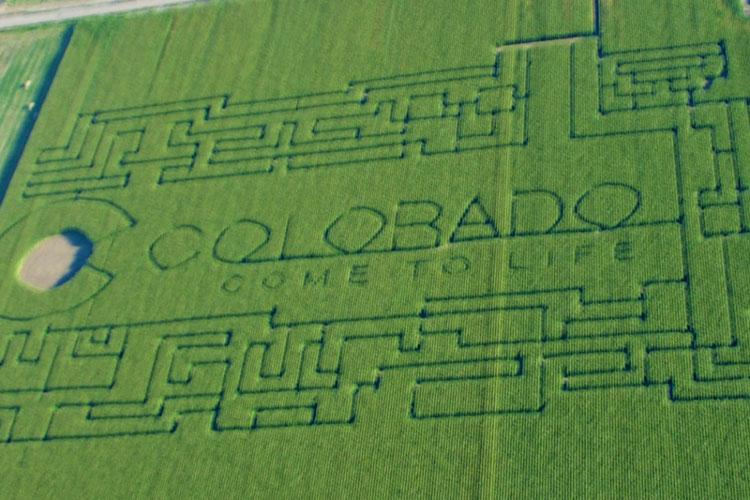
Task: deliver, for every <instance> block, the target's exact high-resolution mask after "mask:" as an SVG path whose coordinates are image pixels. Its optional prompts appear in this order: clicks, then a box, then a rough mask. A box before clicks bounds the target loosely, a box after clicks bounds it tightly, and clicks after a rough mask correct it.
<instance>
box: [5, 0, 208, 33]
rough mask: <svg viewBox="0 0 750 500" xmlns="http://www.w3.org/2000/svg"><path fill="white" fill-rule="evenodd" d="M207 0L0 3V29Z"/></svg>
mask: <svg viewBox="0 0 750 500" xmlns="http://www.w3.org/2000/svg"><path fill="white" fill-rule="evenodd" d="M206 1H207V0H87V1H77V2H75V1H72V2H54V3H53V4H51V5H50V4H41V5H31V6H16V7H10V6H8V5H5V4H4V3H3V4H2V5H0V30H6V29H10V28H17V27H21V26H31V25H36V24H45V23H52V22H60V21H68V20H71V19H79V18H82V17H89V16H101V15H107V14H118V13H122V12H131V11H136V10H146V9H159V8H165V7H172V6H177V5H184V4H190V3H199V2H206Z"/></svg>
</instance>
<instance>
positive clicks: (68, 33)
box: [0, 25, 74, 206]
mask: <svg viewBox="0 0 750 500" xmlns="http://www.w3.org/2000/svg"><path fill="white" fill-rule="evenodd" d="M73 30H74V26H73V25H71V26H68V28H66V29H65V32H64V33H63V36H62V40H61V41H60V47H59V48H58V50H57V54H55V57H54V59H52V63H51V64H50V67H49V70H48V71H47V74H46V75H45V77H44V79H42V84H41V85H40V87H39V92H38V93H37V97H36V99H35V102H36V103H37V105H36V106H35V108H34V109H33V110H32V111H31V112H30V113H29V114H28V116H27V117H26V119H25V120H24V122H23V124H22V125H21V128H20V130H19V131H18V137H17V138H16V141H15V142H14V143H13V147H12V149H11V151H10V154H9V155H8V159H7V160H6V161H5V164H4V165H2V167H0V206H2V204H3V200H4V199H5V194H6V193H7V191H8V186H9V185H10V181H11V179H13V174H15V172H16V168H18V163H19V162H20V161H21V156H22V155H23V151H24V149H26V143H27V142H28V140H29V137H30V136H31V131H32V130H33V129H34V124H35V123H36V119H37V117H38V116H39V112H40V110H41V109H42V106H43V105H44V101H45V100H46V99H47V94H48V93H49V89H50V87H51V86H52V82H53V81H54V80H55V75H56V74H57V69H58V68H59V67H60V63H61V62H62V60H63V56H64V55H65V52H66V50H67V49H68V45H69V44H70V39H71V38H72V37H73Z"/></svg>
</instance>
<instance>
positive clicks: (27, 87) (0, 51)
mask: <svg viewBox="0 0 750 500" xmlns="http://www.w3.org/2000/svg"><path fill="white" fill-rule="evenodd" d="M68 39H69V34H68V33H66V31H65V30H64V28H52V29H39V30H34V31H25V32H24V31H22V32H15V33H6V34H3V35H0V72H2V78H0V166H1V167H0V200H2V197H3V195H4V194H5V189H6V188H7V184H8V182H9V180H10V178H11V177H12V175H13V173H14V171H15V168H16V166H17V164H18V160H19V157H20V155H21V153H22V152H23V147H24V146H25V144H26V139H27V137H28V135H29V134H30V132H31V128H32V126H33V124H34V120H35V119H36V116H37V115H38V112H39V106H40V105H41V104H42V102H43V101H44V98H45V96H46V94H47V91H48V89H49V85H50V83H51V79H52V77H53V76H54V71H55V70H56V68H57V64H58V63H59V59H60V57H61V56H62V54H63V52H64V49H65V46H66V44H67V41H68Z"/></svg>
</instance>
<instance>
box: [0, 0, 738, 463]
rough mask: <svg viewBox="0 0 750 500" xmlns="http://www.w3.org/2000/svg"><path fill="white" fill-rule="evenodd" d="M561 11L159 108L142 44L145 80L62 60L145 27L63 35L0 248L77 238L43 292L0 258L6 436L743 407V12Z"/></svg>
mask: <svg viewBox="0 0 750 500" xmlns="http://www.w3.org/2000/svg"><path fill="white" fill-rule="evenodd" d="M511 3H512V2H511ZM574 3H575V5H576V7H575V9H577V10H576V12H577V13H579V14H580V16H579V17H580V18H581V19H582V21H580V22H578V21H576V23H575V24H576V26H575V27H570V28H569V29H568V30H567V31H565V29H564V27H563V29H557V28H554V29H552V28H550V29H552V31H554V32H553V33H549V34H547V35H533V36H529V37H524V36H521V35H518V36H516V37H515V39H514V38H513V37H506V39H502V40H500V41H499V42H498V38H495V39H493V38H492V37H491V36H489V35H487V34H482V36H485V38H486V40H485V41H486V42H488V43H487V44H486V45H487V47H486V50H485V51H484V52H478V51H473V50H469V49H466V51H465V52H466V53H460V52H456V54H459V55H460V58H457V57H454V55H453V53H449V54H448V55H445V56H444V57H441V56H439V55H437V56H435V57H432V56H430V57H425V58H424V60H421V59H419V58H416V57H415V58H412V59H408V57H409V56H408V55H404V56H403V57H405V58H407V60H409V61H410V64H409V65H408V66H407V65H406V64H405V63H402V64H401V66H400V68H401V69H400V70H399V69H398V68H395V65H396V64H395V63H394V65H391V66H388V64H386V63H382V62H381V63H377V64H376V63H372V62H368V63H367V64H365V63H360V61H361V60H366V59H356V60H355V61H354V62H352V63H351V64H345V63H342V64H340V65H339V66H336V67H335V70H331V73H330V74H327V75H323V76H321V75H320V74H319V73H315V72H314V71H313V70H311V68H314V67H315V65H314V64H313V62H307V63H305V64H302V63H300V64H301V66H300V67H294V64H296V63H295V62H294V60H293V58H292V56H289V57H288V59H289V61H290V62H289V63H288V65H287V64H284V65H282V64H281V63H279V64H277V65H275V66H274V64H272V63H267V65H266V66H263V65H261V66H259V67H260V68H271V69H273V68H277V69H278V68H282V69H280V71H282V70H283V71H286V73H284V74H281V75H278V76H277V75H275V74H273V72H272V71H271V70H270V69H269V70H265V69H264V70H262V71H265V73H263V75H265V76H264V77H263V78H265V79H266V80H264V81H265V82H266V83H264V84H258V85H259V88H262V89H263V90H260V91H258V92H257V93H256V92H254V91H253V90H252V89H253V88H254V87H253V86H252V85H249V86H248V85H247V84H245V83H238V81H239V79H234V80H232V79H226V80H220V81H219V82H218V84H214V83H212V84H211V85H208V84H206V85H203V84H200V83H196V82H200V81H202V80H200V78H198V79H195V80H191V81H192V82H193V83H192V84H187V83H186V84H184V85H182V86H179V85H178V84H175V86H174V89H179V90H175V91H170V89H171V87H170V86H169V84H167V83H165V82H166V81H170V80H171V81H173V82H174V81H176V80H175V78H177V77H176V76H174V75H175V73H174V71H178V73H177V74H179V70H174V69H173V70H170V71H172V73H169V72H168V70H166V69H164V68H165V66H164V65H165V63H164V60H165V59H166V56H165V55H164V52H162V53H161V54H160V53H159V51H158V50H155V49H150V50H151V52H153V53H154V56H153V57H154V58H155V57H156V56H158V57H159V60H158V61H159V62H158V64H156V65H155V66H154V67H155V68H156V69H155V70H154V74H155V75H156V76H153V77H152V78H151V79H148V78H146V79H143V80H141V79H139V77H141V76H142V75H143V74H146V73H145V71H146V70H145V69H144V70H141V69H137V70H133V71H135V72H136V73H137V74H136V75H133V76H134V80H133V81H135V82H136V83H132V84H133V85H140V86H142V87H144V88H146V87H149V86H150V87H149V88H151V89H152V90H151V91H149V92H146V91H144V92H137V91H134V92H132V93H131V94H132V95H128V94H123V92H122V91H121V89H123V88H125V87H124V86H125V85H126V84H125V83H122V82H121V81H120V80H118V77H119V76H123V75H125V74H126V72H125V70H117V69H112V68H114V67H115V64H116V63H115V62H112V61H110V62H97V63H96V64H93V63H92V66H95V68H94V69H93V70H91V71H88V72H84V73H83V74H81V75H80V76H79V75H78V73H77V68H78V67H80V66H81V65H85V64H86V61H89V60H91V61H100V60H102V61H106V60H107V59H111V58H112V55H115V54H119V55H120V56H121V57H123V58H124V62H123V63H122V65H123V66H127V61H128V60H137V56H135V55H130V54H129V53H125V52H123V51H122V50H120V49H118V47H120V48H121V47H124V46H125V45H126V44H127V43H130V42H131V41H132V40H135V39H136V38H137V36H138V35H137V31H136V32H135V34H132V35H130V34H128V33H127V32H126V31H124V30H123V31H118V32H117V33H116V34H114V35H111V36H112V40H114V41H109V42H107V43H106V44H104V43H102V42H98V38H97V37H99V36H103V33H104V30H106V29H108V27H107V25H106V22H102V26H103V27H101V28H99V27H98V25H97V24H96V22H91V23H90V24H87V25H83V26H77V27H76V29H75V31H74V33H73V36H72V39H71V41H70V45H69V47H68V48H67V53H66V56H65V58H64V59H63V61H62V65H61V67H60V69H59V70H58V74H57V76H56V77H55V81H54V82H53V86H52V88H51V91H50V96H49V98H48V100H47V101H46V102H45V104H44V108H43V110H42V113H41V114H40V117H39V119H38V121H37V122H36V124H35V128H34V132H33V133H32V135H31V138H30V140H29V142H28V144H27V145H26V147H25V149H24V154H23V156H22V158H21V161H20V163H19V165H18V169H17V171H16V173H15V175H14V177H13V179H12V182H11V184H10V186H9V187H8V191H7V195H6V197H5V200H4V202H3V206H2V212H3V213H4V214H5V216H4V217H3V224H4V229H2V233H1V234H0V255H2V256H3V261H4V262H7V263H11V264H12V263H17V262H20V261H21V260H22V258H23V256H24V255H25V253H26V252H27V251H28V249H29V248H30V246H32V244H33V243H34V242H36V241H38V240H39V239H41V238H43V237H45V236H48V235H52V234H57V233H60V232H62V231H65V230H68V229H70V228H75V229H76V230H79V231H81V232H82V233H83V234H85V235H86V236H87V237H88V238H89V239H90V240H91V241H92V242H93V245H94V252H93V254H92V255H91V257H90V258H89V260H88V262H87V263H86V265H85V266H84V267H83V268H82V269H81V272H80V273H79V274H77V275H76V276H75V277H73V278H72V279H71V280H70V282H69V283H66V284H64V285H62V286H60V287H58V288H54V289H52V290H50V291H48V292H43V293H40V292H38V291H34V290H30V289H28V288H27V287H25V286H24V285H23V284H21V283H19V282H18V281H17V280H16V278H15V273H16V268H17V264H14V265H8V266H6V267H7V269H6V276H5V277H4V279H3V280H2V281H0V295H1V296H2V297H4V298H5V299H4V300H3V301H0V318H1V319H2V323H0V326H1V329H0V450H2V449H4V448H6V449H7V448H13V447H16V446H18V447H23V446H25V445H24V443H34V442H35V443H38V444H39V446H42V448H43V445H41V443H47V442H52V441H58V440H59V441H70V442H74V443H77V442H85V443H89V442H92V441H96V440H101V441H102V442H108V440H109V441H110V442H111V441H112V440H126V441H127V440H132V439H139V437H141V438H143V439H157V438H158V436H164V438H165V439H167V441H160V442H162V443H167V442H174V443H177V444H179V443H180V442H181V440H190V439H198V438H195V437H194V436H199V438H200V439H220V438H221V437H222V436H235V437H236V436H244V438H243V439H245V438H246V439H254V438H253V436H256V435H258V436H266V437H265V438H259V439H276V440H285V439H288V438H287V437H285V436H289V437H290V438H291V436H294V439H302V440H304V439H313V438H312V437H305V436H313V435H315V434H316V433H320V432H331V433H336V432H342V433H346V432H358V429H368V433H370V434H371V435H374V436H377V429H378V428H379V427H378V426H390V428H393V429H402V428H403V429H409V431H408V432H419V431H417V430H416V429H419V428H420V426H425V425H430V422H433V423H435V425H457V426H462V425H485V423H486V422H499V423H498V424H497V425H500V426H502V425H504V424H503V422H506V421H507V422H518V420H517V419H529V420H528V421H530V422H531V421H533V422H538V423H539V424H538V425H544V424H545V422H549V421H551V419H558V418H562V417H559V416H557V415H559V414H560V413H559V410H560V408H563V407H565V408H567V407H568V406H565V405H572V407H575V405H576V404H577V403H576V401H591V400H592V399H590V398H606V400H608V401H615V402H616V401H618V398H632V400H631V399H628V401H638V400H642V401H643V405H646V406H648V405H652V404H653V406H652V407H649V408H651V409H650V410H648V411H649V412H651V414H654V413H659V412H670V411H673V410H671V409H670V408H672V407H677V408H678V409H677V410H675V411H683V410H681V408H686V410H684V411H704V410H701V409H706V408H716V409H717V410H716V411H719V410H720V409H721V408H723V407H725V406H722V405H739V406H733V407H732V408H740V409H741V410H742V411H743V412H745V413H744V414H745V415H746V411H747V408H749V407H750V406H748V405H750V401H749V400H750V314H748V311H750V273H749V272H748V266H750V239H748V238H747V233H749V232H750V190H749V187H750V111H749V106H750V88H749V87H748V81H750V80H748V77H749V76H750V66H748V64H747V61H748V57H750V52H749V51H748V47H750V43H748V42H750V26H748V25H747V22H746V21H745V20H744V19H742V16H741V14H738V13H736V12H735V11H731V10H730V9H728V8H726V7H725V4H721V6H722V7H721V9H719V7H712V8H715V9H719V10H720V11H721V12H724V15H726V16H733V17H732V19H733V20H732V23H735V24H732V25H731V26H732V29H718V28H717V29H714V30H710V29H706V30H705V31H697V32H695V33H684V32H683V33H681V36H673V37H669V36H660V34H659V33H655V34H653V35H650V37H647V39H644V40H639V39H638V36H635V37H632V38H629V39H627V40H626V41H624V42H623V40H624V35H622V33H623V30H627V29H633V28H632V25H633V24H636V25H637V23H638V20H633V19H630V18H629V17H628V13H629V11H628V9H639V8H641V7H639V6H633V5H631V6H629V7H620V6H619V4H618V3H617V2H611V1H606V0H591V1H588V0H587V1H581V2H574ZM641 3H643V2H641ZM672 3H675V2H672ZM713 3H716V4H717V5H718V3H719V2H718V1H717V2H705V4H712V5H713ZM633 4H638V2H633ZM201 8H202V9H211V8H213V7H201ZM224 8H226V9H229V10H228V12H229V13H231V12H233V11H232V10H231V9H232V7H224ZM235 8H236V9H237V10H238V11H239V10H241V7H240V6H237V7H235ZM529 8H531V7H529ZM643 8H644V9H647V8H646V7H643ZM648 8H650V9H657V8H658V7H648ZM695 8H696V9H699V10H700V9H701V8H703V7H695ZM188 12H189V11H188ZM207 12H211V11H210V10H207ZM180 15H183V14H180ZM160 16H162V17H161V19H163V20H164V22H167V21H166V20H168V19H171V18H170V16H175V17H177V16H178V15H177V14H161V15H160ZM185 16H187V14H185ZM157 18H158V16H157ZM130 22H131V24H135V23H136V19H133V20H132V21H130ZM169 22H170V23H174V21H169ZM670 22H672V23H674V22H677V21H673V20H669V19H667V20H666V21H665V23H666V25H667V26H669V25H670ZM716 22H717V23H718V24H720V23H719V21H716ZM743 23H744V24H743ZM581 24H584V25H585V27H584V28H583V29H579V28H578V26H579V25H581ZM623 24H624V25H625V28H623ZM172 26H173V28H174V24H172ZM193 26H195V24H194V25H193ZM143 29H144V30H145V29H146V28H143ZM289 29H290V30H291V28H289ZM326 29H333V27H329V28H326ZM674 29H676V30H681V28H679V26H677V25H675V27H674ZM97 30H99V31H97ZM172 32H173V34H172V35H171V36H172V37H175V36H177V35H176V33H179V31H178V30H176V29H173V30H172ZM394 36H395V35H394ZM118 37H120V38H122V40H123V41H122V42H118ZM186 39H187V38H186ZM682 39H685V43H683V42H682V41H679V42H673V40H682ZM667 40H670V41H667ZM619 42H622V43H619ZM169 43H171V42H165V43H164V47H166V48H162V51H167V53H169V50H170V49H169V47H171V50H173V52H175V51H179V50H183V51H184V48H185V47H186V45H183V46H179V47H176V48H175V45H172V46H170V45H169ZM185 43H187V42H185ZM290 43H291V42H290ZM415 43H416V42H415ZM441 43H442V42H441ZM102 45H105V46H104V47H103V48H102ZM118 50H120V52H118ZM217 50H218V49H217ZM332 50H333V49H332ZM377 50H379V49H376V52H377ZM456 50H460V49H456ZM133 51H134V52H135V51H136V50H135V49H134V50H133ZM144 52H146V51H144ZM149 53H150V52H149ZM92 54H93V55H92ZM279 57H281V56H279ZM320 57H321V58H322V59H320V61H323V60H326V59H325V58H326V57H328V56H324V55H321V56H320ZM331 57H333V56H331ZM378 57H380V56H378ZM441 58H442V59H444V62H445V64H442V65H441V64H438V63H436V61H437V62H439V61H440V59H441ZM209 59H210V58H209V57H206V58H205V60H206V61H208V60H209ZM154 60H156V59H154ZM456 60H460V61H461V64H458V65H457V64H455V63H454V61H456ZM433 63H434V64H433ZM97 64H98V66H97ZM148 64H149V63H148V62H143V63H142V67H144V68H145V67H147V66H148ZM211 64H214V63H211ZM215 64H216V66H211V67H212V68H215V67H219V65H220V62H216V63H215ZM318 64H322V63H318ZM368 64H369V66H368ZM378 64H379V66H378ZM179 65H180V60H177V61H176V62H175V63H174V66H175V68H177V67H179ZM227 66H228V65H227ZM378 67H380V68H381V69H380V70H378V69H377V68H378ZM138 68H141V66H138ZM290 68H291V69H290ZM359 68H365V69H368V70H367V71H364V70H362V71H360V70H359ZM394 68H395V69H396V70H394ZM159 71H162V72H163V74H164V75H166V76H162V77H159V75H160V73H159ZM186 71H187V70H186ZM223 71H225V73H226V72H228V71H231V70H230V69H228V67H224V68H223ZM248 71H249V70H248ZM254 71H257V70H254ZM110 72H111V73H110ZM305 72H309V73H310V78H309V79H307V80H309V81H302V82H300V81H297V80H295V81H294V83H293V84H291V85H285V86H284V85H282V86H281V90H279V89H275V88H274V86H273V84H272V83H273V80H274V79H276V78H279V79H285V78H291V77H290V75H297V77H300V78H302V77H304V74H305ZM92 75H100V78H101V79H100V80H97V84H96V85H94V84H93V83H92V82H94V81H95V78H96V76H92ZM211 76H212V75H208V76H206V78H209V77H211ZM159 78H162V80H159ZM259 78H260V77H259ZM303 80H304V78H303ZM177 81H178V80H177ZM310 81H314V82H327V84H322V83H321V84H312V83H310ZM154 82H156V83H154ZM160 82H161V83H160ZM232 82H234V83H235V85H234V86H233V85H232ZM263 85H265V86H263ZM79 88H80V89H83V90H76V89H79ZM154 88H155V89H157V90H153V89H154ZM269 88H270V89H271V90H270V91H269V90H267V89H269ZM204 89H205V90H206V91H205V92H204V91H203V90H204ZM285 89H289V91H285ZM118 91H119V92H120V94H119V95H118V94H117V92H118ZM654 401H656V402H657V403H658V404H656V403H654ZM613 404H614V403H613ZM635 404H638V403H635ZM706 411H708V410H706ZM711 411H713V410H711ZM738 411H739V410H738ZM566 418H572V417H566ZM507 419H513V420H512V421H511V420H507ZM545 419H547V420H545ZM524 421H526V420H524ZM508 425H511V424H508ZM512 425H516V424H515V423H514V424H512ZM519 425H523V424H519ZM534 425H537V424H534ZM323 429H329V430H328V431H323ZM373 429H375V430H373ZM330 435H334V434H330ZM118 442H119V441H118ZM138 442H143V441H138ZM177 444H175V445H166V446H177Z"/></svg>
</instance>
